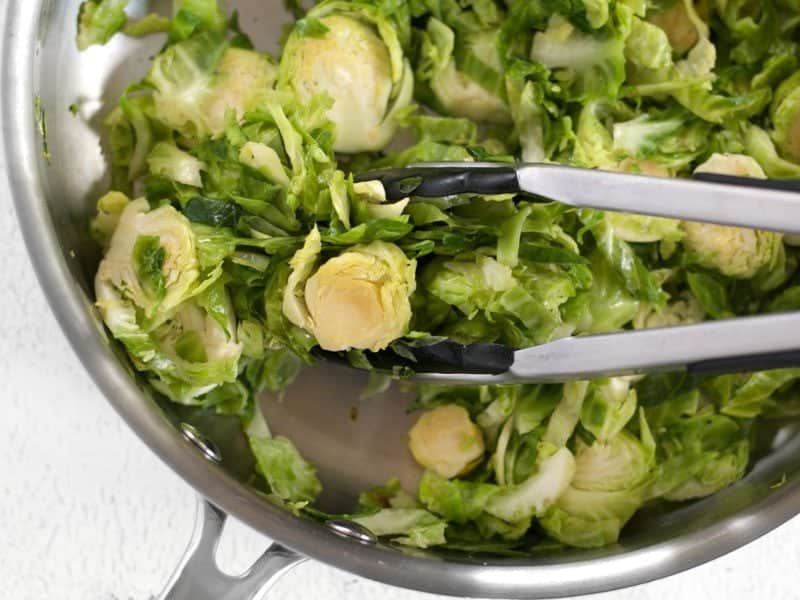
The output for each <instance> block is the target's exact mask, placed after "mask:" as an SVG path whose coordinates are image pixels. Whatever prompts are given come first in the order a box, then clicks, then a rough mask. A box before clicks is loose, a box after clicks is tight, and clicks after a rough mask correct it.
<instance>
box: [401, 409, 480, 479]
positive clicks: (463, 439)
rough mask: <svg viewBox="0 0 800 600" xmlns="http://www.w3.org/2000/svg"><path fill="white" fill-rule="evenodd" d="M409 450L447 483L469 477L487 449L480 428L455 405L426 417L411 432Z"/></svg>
mask: <svg viewBox="0 0 800 600" xmlns="http://www.w3.org/2000/svg"><path fill="white" fill-rule="evenodd" d="M408 448H409V450H411V454H412V455H413V456H414V460H416V461H417V462H418V463H419V464H420V465H422V466H423V467H425V468H427V469H430V470H431V471H433V472H434V473H436V474H437V475H439V476H440V477H444V478H445V479H450V478H452V477H456V476H458V475H464V474H466V473H468V472H469V471H470V470H472V469H473V468H474V467H475V466H476V465H477V464H478V463H479V462H480V460H481V457H482V456H483V452H484V449H485V448H484V443H483V434H482V433H481V430H480V428H479V427H478V426H477V425H475V423H473V422H472V421H471V420H470V418H469V413H468V412H467V411H466V409H465V408H463V407H462V406H458V405H456V404H447V405H444V406H439V407H437V408H434V409H433V410H430V411H428V412H426V413H423V415H422V416H421V417H420V418H419V419H418V420H417V422H416V423H415V424H414V426H413V427H412V428H411V430H410V431H409V432H408Z"/></svg>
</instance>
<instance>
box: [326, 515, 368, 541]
mask: <svg viewBox="0 0 800 600" xmlns="http://www.w3.org/2000/svg"><path fill="white" fill-rule="evenodd" d="M325 527H327V528H328V529H329V530H330V531H331V533H334V534H336V535H338V536H339V537H343V538H347V539H351V540H355V541H357V542H359V543H361V544H377V543H378V538H376V537H375V535H374V534H373V533H372V532H371V531H370V530H369V529H367V528H366V527H364V526H363V525H359V524H358V523H354V522H353V521H345V520H344V519H332V520H330V521H325Z"/></svg>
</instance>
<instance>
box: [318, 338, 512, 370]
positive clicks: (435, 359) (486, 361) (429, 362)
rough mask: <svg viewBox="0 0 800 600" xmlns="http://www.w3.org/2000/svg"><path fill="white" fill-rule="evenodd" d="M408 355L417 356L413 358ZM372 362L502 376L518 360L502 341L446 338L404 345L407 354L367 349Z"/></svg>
mask: <svg viewBox="0 0 800 600" xmlns="http://www.w3.org/2000/svg"><path fill="white" fill-rule="evenodd" d="M314 353H315V354H316V355H317V356H319V357H320V358H324V359H326V360H333V361H334V362H338V363H347V364H348V365H349V364H350V362H349V361H348V359H347V356H346V354H344V353H339V352H327V351H325V350H319V349H318V350H316V351H315V352H314ZM404 354H408V355H411V356H413V357H414V360H411V359H410V358H409V357H408V356H404ZM366 357H367V359H368V360H369V363H370V365H372V367H373V368H374V369H376V370H378V371H394V370H396V369H397V368H398V367H399V368H402V369H408V370H410V371H413V372H414V373H470V374H475V375H499V374H500V373H505V372H506V371H508V370H509V369H510V368H511V365H512V364H513V363H514V350H513V349H512V348H509V347H508V346H503V345H502V344H470V345H467V346H465V345H463V344H458V343H456V342H450V341H444V342H437V343H435V344H431V345H429V346H418V347H412V346H404V347H403V354H398V353H397V352H395V351H393V350H391V349H387V350H381V351H380V352H367V353H366Z"/></svg>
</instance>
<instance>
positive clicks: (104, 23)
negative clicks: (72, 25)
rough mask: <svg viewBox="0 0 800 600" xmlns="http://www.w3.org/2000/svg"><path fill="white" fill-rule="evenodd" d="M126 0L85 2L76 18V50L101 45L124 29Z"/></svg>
mask: <svg viewBox="0 0 800 600" xmlns="http://www.w3.org/2000/svg"><path fill="white" fill-rule="evenodd" d="M127 5H128V0H86V1H85V2H83V3H82V4H81V8H80V13H79V16H78V49H79V50H86V49H87V48H89V47H90V46H94V45H95V44H99V45H103V44H105V43H106V42H108V40H110V39H111V38H112V37H113V36H114V34H115V33H117V32H118V31H120V30H121V29H122V28H123V27H125V23H127V22H128V17H127V15H126V14H125V8H126V7H127Z"/></svg>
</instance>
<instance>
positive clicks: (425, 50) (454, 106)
mask: <svg viewBox="0 0 800 600" xmlns="http://www.w3.org/2000/svg"><path fill="white" fill-rule="evenodd" d="M465 35H466V36H467V37H468V40H469V44H470V53H471V54H470V57H471V60H472V61H474V63H477V62H479V63H480V66H479V67H478V66H475V65H473V66H475V70H476V71H480V73H481V74H482V78H481V79H480V80H478V81H475V80H474V79H472V78H471V77H470V76H469V75H468V74H466V73H464V72H462V71H460V70H459V69H458V67H457V66H456V60H455V57H454V55H453V53H454V51H455V33H454V32H453V30H452V29H450V28H449V27H448V26H447V25H445V24H444V23H442V22H441V21H439V20H438V19H435V18H434V19H430V20H429V21H428V26H427V30H426V32H425V37H424V38H423V45H422V50H421V53H422V55H423V60H422V61H421V63H420V67H419V69H418V77H419V79H420V80H421V81H424V82H427V84H428V86H429V87H430V89H431V92H433V95H434V96H435V99H436V101H437V103H438V105H439V106H440V108H441V109H442V110H443V111H444V112H445V113H447V114H449V115H454V116H458V117H466V118H469V119H473V120H475V121H488V122H491V123H508V122H510V120H511V116H510V114H509V109H508V106H507V105H506V103H505V102H504V101H503V99H502V97H501V96H500V94H501V93H502V91H503V90H502V88H498V86H495V85H493V84H494V83H495V82H496V81H498V82H499V81H502V77H501V76H500V75H499V73H501V72H502V65H501V64H500V60H499V56H498V53H497V47H496V40H495V38H496V31H482V32H470V33H469V34H465ZM487 87H488V88H490V89H487ZM493 87H494V88H495V89H492V88H493Z"/></svg>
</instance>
